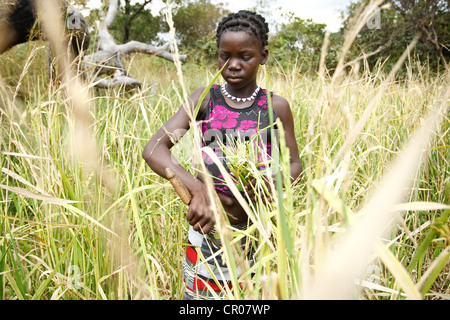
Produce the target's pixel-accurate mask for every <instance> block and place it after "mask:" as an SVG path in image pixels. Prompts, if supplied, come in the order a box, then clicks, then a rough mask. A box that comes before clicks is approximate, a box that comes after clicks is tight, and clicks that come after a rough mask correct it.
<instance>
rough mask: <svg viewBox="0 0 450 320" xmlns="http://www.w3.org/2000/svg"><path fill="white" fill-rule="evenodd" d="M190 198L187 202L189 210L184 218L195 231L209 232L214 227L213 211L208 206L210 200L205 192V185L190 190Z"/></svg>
mask: <svg viewBox="0 0 450 320" xmlns="http://www.w3.org/2000/svg"><path fill="white" fill-rule="evenodd" d="M191 194H192V199H191V203H190V204H189V211H188V213H187V215H186V219H187V220H188V221H189V224H190V225H191V226H192V227H193V228H194V230H195V231H197V232H200V233H203V234H209V233H211V231H212V230H213V228H214V223H215V218H214V212H213V210H211V208H210V201H209V197H208V194H207V192H206V187H205V188H203V189H200V190H197V191H194V192H191Z"/></svg>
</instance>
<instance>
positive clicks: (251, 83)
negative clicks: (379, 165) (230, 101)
mask: <svg viewBox="0 0 450 320" xmlns="http://www.w3.org/2000/svg"><path fill="white" fill-rule="evenodd" d="M267 57H268V51H267V49H264V48H262V46H261V43H260V42H259V41H258V40H257V39H256V38H255V37H254V36H252V35H249V34H248V33H246V32H234V31H226V32H224V33H223V34H222V36H221V37H220V41H219V59H218V64H219V69H221V68H222V67H223V65H224V64H225V63H226V62H227V61H228V60H229V62H228V64H227V66H226V67H225V68H224V69H223V71H222V77H223V78H224V79H225V81H226V82H227V83H228V85H229V86H231V87H232V88H234V89H236V90H239V89H245V88H247V90H254V89H255V87H256V76H257V74H258V68H259V65H260V64H261V65H262V64H264V63H266V61H267Z"/></svg>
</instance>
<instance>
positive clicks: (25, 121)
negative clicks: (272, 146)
mask: <svg viewBox="0 0 450 320" xmlns="http://www.w3.org/2000/svg"><path fill="white" fill-rule="evenodd" d="M360 18H361V19H364V18H363V17H360ZM346 39H348V41H349V45H351V43H352V38H351V33H348V34H347V38H346ZM414 41H417V39H416V38H414V39H412V40H411V42H409V43H408V45H410V46H409V47H406V46H405V47H404V48H403V50H404V51H403V55H402V56H400V57H399V58H398V59H397V60H395V61H393V62H392V63H391V61H390V62H389V64H390V68H389V70H386V68H385V67H384V64H383V63H382V62H380V63H378V64H376V65H374V66H370V67H369V65H368V64H367V60H365V59H360V60H358V61H357V62H355V63H353V64H346V60H345V53H344V50H345V48H346V47H345V43H344V45H343V46H342V50H343V54H342V56H343V57H344V58H342V60H340V61H338V63H337V65H336V68H334V72H333V73H330V74H329V73H328V72H327V70H328V68H327V65H326V63H325V60H324V59H321V60H320V65H319V68H318V70H319V71H318V72H316V73H315V74H313V75H311V74H309V73H307V74H305V73H304V72H303V67H304V66H303V65H302V64H300V63H298V62H296V60H295V59H294V60H291V62H290V63H286V61H284V62H283V63H279V62H278V61H277V60H276V59H272V60H271V61H270V63H269V64H268V65H266V67H265V68H264V69H261V72H260V74H259V78H260V84H261V86H263V87H266V88H268V89H270V90H272V91H274V92H276V93H277V94H279V95H281V96H283V97H285V98H287V99H288V101H289V102H290V105H291V107H292V111H293V115H294V119H295V127H296V136H297V139H298V140H297V143H298V146H299V149H300V153H301V154H300V156H301V159H302V163H303V167H304V173H303V175H302V178H301V179H300V180H299V181H298V182H297V183H296V184H294V185H290V184H287V183H286V184H285V185H284V186H283V187H284V188H281V185H282V183H283V182H282V179H281V178H282V177H281V175H284V176H285V177H286V176H287V175H288V174H289V173H288V172H287V171H286V166H283V163H281V167H282V168H284V170H282V171H281V172H280V175H279V176H278V178H277V182H276V184H277V185H276V186H273V187H274V190H275V189H276V190H278V193H276V192H275V197H274V198H275V199H274V201H273V202H272V203H270V204H267V203H266V202H265V201H264V197H265V193H264V192H262V191H261V192H260V196H259V198H258V201H256V202H255V203H254V204H253V205H250V206H248V211H249V214H250V216H251V218H252V221H253V225H252V227H251V228H250V229H248V230H247V231H245V233H244V232H242V231H238V230H233V229H231V228H229V227H227V225H226V223H225V221H223V219H218V225H217V228H218V230H219V231H220V232H221V236H222V237H223V240H224V243H226V245H225V246H224V247H223V255H224V258H225V260H226V261H227V263H228V264H229V266H230V267H231V268H232V270H236V266H239V267H242V268H244V269H245V270H248V272H246V273H244V274H243V275H242V276H241V277H240V278H238V277H237V276H236V277H234V278H233V279H232V282H233V284H234V286H233V289H231V290H228V289H227V290H226V292H225V296H226V297H227V298H229V299H298V298H304V299H310V298H319V299H333V298H340V299H342V298H344V299H347V298H349V299H394V300H395V299H407V298H408V299H449V298H450V291H449V290H450V289H449V288H450V277H449V271H450V264H449V260H450V226H449V219H450V218H449V214H450V152H449V148H450V117H449V116H450V114H449V109H448V106H449V98H450V96H449V94H450V92H449V87H450V86H449V80H450V79H449V73H448V71H446V70H445V69H441V70H430V68H429V66H428V65H427V64H425V63H423V62H422V61H421V60H420V59H419V58H418V57H416V56H415V54H414V50H413V48H414V45H415V42H414ZM326 49H327V48H326V45H325V46H324V47H323V48H322V50H323V51H322V52H323V53H324V56H326V52H327V51H326ZM46 54H47V52H46V47H45V42H41V41H36V42H32V43H28V44H25V45H21V46H17V47H15V48H14V49H12V50H10V51H9V52H7V53H6V54H4V55H2V56H1V57H0V131H1V134H0V167H1V173H0V299H3V300H15V299H81V300H84V299H164V300H166V299H180V298H181V297H182V294H183V280H182V262H183V259H184V251H185V248H186V245H187V243H186V240H187V239H186V237H187V227H188V224H187V222H186V219H185V214H186V206H185V205H184V204H183V202H182V201H181V200H180V199H179V198H178V197H177V195H176V194H175V192H174V191H173V189H172V187H171V185H170V183H169V182H167V181H166V180H164V179H162V178H161V177H159V176H158V175H157V174H155V173H154V172H153V171H151V170H150V169H149V168H148V166H147V165H146V163H145V161H144V160H143V159H142V156H141V155H142V151H143V148H144V146H145V144H146V143H147V141H148V139H149V138H150V137H151V136H152V135H153V134H154V133H155V132H156V131H157V130H158V129H159V128H160V126H161V125H162V124H163V123H164V122H165V121H166V120H167V119H169V117H170V116H171V115H173V114H174V113H175V112H176V111H177V110H178V108H179V107H180V105H181V103H182V102H183V101H184V99H185V98H184V97H185V94H186V93H189V92H191V91H193V90H194V89H196V88H198V87H200V86H207V85H208V84H210V83H212V82H216V83H222V81H223V80H222V79H221V78H220V77H219V78H217V79H216V80H215V76H216V74H217V71H218V70H217V68H216V66H215V65H214V64H211V63H207V62H205V63H200V64H199V63H197V62H192V61H191V62H190V61H188V62H187V63H185V64H183V65H180V64H177V63H175V64H174V63H171V62H168V61H163V60H161V59H158V58H155V57H151V56H145V55H140V54H134V55H130V56H128V57H125V58H124V59H125V61H126V63H127V67H128V68H129V70H130V73H131V74H133V75H134V76H135V77H136V78H137V79H140V80H141V81H142V82H143V85H142V88H140V89H134V90H131V91H126V90H125V89H124V88H115V89H108V90H103V89H96V88H94V87H93V86H92V84H90V83H89V82H83V83H82V85H80V86H72V87H69V86H70V85H71V84H73V83H72V82H71V81H65V82H64V81H63V82H62V83H57V84H53V83H51V82H49V79H48V74H47V56H46ZM341 70H342V72H341ZM398 74H401V75H402V76H401V77H400V76H398ZM74 88H75V89H76V90H78V91H74V90H75V89H74ZM196 136H198V134H197V133H196V131H195V130H192V132H189V134H188V135H186V136H185V137H184V138H183V140H182V141H180V143H179V144H178V145H177V146H176V147H175V149H174V150H175V151H174V154H176V155H177V159H178V161H179V162H180V163H182V164H183V165H185V166H186V168H189V169H190V170H195V169H196V167H195V166H194V165H193V161H194V160H193V153H194V152H195V150H197V149H196V148H198V146H196V145H195V143H193V142H195V141H196ZM192 150H194V152H192ZM197 151H198V150H197ZM280 152H281V155H282V156H281V159H282V161H283V159H284V160H285V159H286V156H287V155H286V152H287V151H286V149H285V148H284V145H283V140H282V139H281V141H280ZM253 174H254V175H255V176H257V177H258V179H259V181H261V179H262V177H261V176H260V175H259V176H258V171H257V170H256V171H254V172H253ZM284 181H288V179H284ZM281 190H282V191H281ZM219 214H220V208H219V209H218V215H219ZM243 236H249V237H250V238H251V239H253V240H254V243H255V245H256V249H257V253H256V257H257V263H256V264H255V265H254V266H252V267H250V266H249V265H248V261H245V260H243V259H242V258H241V255H240V254H239V251H238V249H237V247H236V246H235V242H236V239H240V238H241V237H243ZM239 283H240V285H239Z"/></svg>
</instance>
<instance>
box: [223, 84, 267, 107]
mask: <svg viewBox="0 0 450 320" xmlns="http://www.w3.org/2000/svg"><path fill="white" fill-rule="evenodd" d="M259 89H260V87H259V86H256V89H255V91H254V92H253V94H252V95H251V96H250V97H248V98H238V97H235V96H232V95H231V94H230V93H229V92H228V91H227V89H226V88H225V83H224V84H223V85H222V93H223V94H224V95H225V96H227V97H228V98H231V100H236V101H237V102H241V101H242V102H245V101H250V100H253V99H255V97H256V95H257V94H258V92H259Z"/></svg>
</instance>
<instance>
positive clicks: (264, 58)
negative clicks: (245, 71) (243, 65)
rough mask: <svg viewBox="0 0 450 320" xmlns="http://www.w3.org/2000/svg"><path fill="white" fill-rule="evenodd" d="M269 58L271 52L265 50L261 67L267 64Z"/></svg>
mask: <svg viewBox="0 0 450 320" xmlns="http://www.w3.org/2000/svg"><path fill="white" fill-rule="evenodd" d="M268 58H269V50H267V48H264V49H263V51H262V54H261V62H260V63H259V64H260V65H264V64H266V62H267V59H268Z"/></svg>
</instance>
